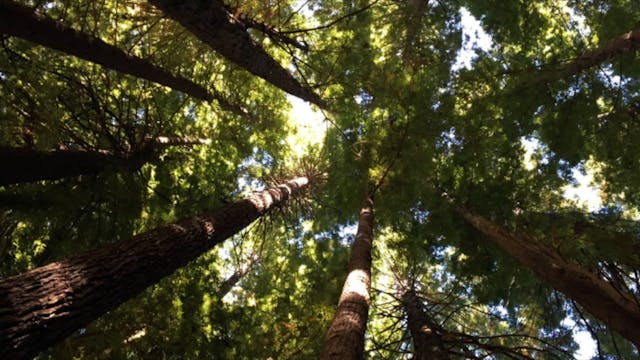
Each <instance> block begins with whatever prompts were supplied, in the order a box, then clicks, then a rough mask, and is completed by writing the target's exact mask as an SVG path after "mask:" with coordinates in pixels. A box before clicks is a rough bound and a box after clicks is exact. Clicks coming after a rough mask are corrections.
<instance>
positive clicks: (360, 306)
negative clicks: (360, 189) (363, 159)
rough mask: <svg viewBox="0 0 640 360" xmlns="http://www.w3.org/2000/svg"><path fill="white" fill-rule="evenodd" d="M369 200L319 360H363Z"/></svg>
mask: <svg viewBox="0 0 640 360" xmlns="http://www.w3.org/2000/svg"><path fill="white" fill-rule="evenodd" d="M372 241H373V199H372V197H367V198H366V199H365V201H364V204H363V206H362V210H360V218H359V222H358V232H357V233H356V240H355V242H354V243H353V247H352V248H351V256H350V258H349V267H348V270H347V271H348V275H347V279H346V280H345V282H344V287H343V288H342V294H341V295H340V300H339V301H338V308H337V309H336V313H335V315H334V317H333V321H332V322H331V326H330V327H329V331H328V332H327V337H326V339H325V343H324V350H323V351H322V356H321V359H323V360H326V359H341V360H342V359H349V360H350V359H353V360H355V359H363V358H364V333H365V330H366V329H367V318H368V316H369V297H370V295H369V293H370V286H371V245H372Z"/></svg>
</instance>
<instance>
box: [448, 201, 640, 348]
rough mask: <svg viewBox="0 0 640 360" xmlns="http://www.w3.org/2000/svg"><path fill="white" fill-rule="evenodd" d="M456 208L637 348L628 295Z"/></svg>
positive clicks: (637, 319)
mask: <svg viewBox="0 0 640 360" xmlns="http://www.w3.org/2000/svg"><path fill="white" fill-rule="evenodd" d="M455 211H456V212H457V213H458V214H459V215H460V216H461V217H462V218H464V219H465V220H466V221H467V222H468V223H469V224H470V225H471V226H473V227H474V228H476V229H477V230H478V231H480V232H481V233H483V234H484V235H486V236H487V237H489V238H490V239H491V240H493V241H494V242H495V243H496V244H498V246H500V247H501V248H502V249H503V250H505V251H506V252H507V253H508V254H509V255H511V256H512V257H513V258H515V259H516V260H517V261H519V262H520V263H521V264H523V265H524V266H526V267H528V268H529V269H531V270H532V271H533V272H534V273H535V274H536V275H537V276H538V277H540V278H542V279H543V280H545V281H546V282H548V283H549V284H550V285H551V286H552V287H553V288H555V289H556V290H558V291H560V292H562V293H564V294H565V295H566V296H568V297H569V298H571V299H573V300H575V301H576V302H577V303H578V304H579V305H581V306H582V307H584V308H585V309H586V310H587V311H589V312H590V313H591V314H592V315H593V316H595V317H596V318H598V319H599V320H601V321H602V322H603V323H605V324H606V325H607V326H608V327H609V328H610V329H611V330H613V331H616V332H618V333H619V334H620V335H622V336H623V337H625V338H627V339H628V340H629V341H631V342H632V343H634V344H635V345H636V347H638V348H640V327H638V324H640V304H638V302H637V300H636V299H635V298H634V297H633V296H631V294H628V293H624V292H621V291H618V290H617V289H616V288H614V287H613V286H612V285H611V284H609V283H607V282H606V281H604V280H602V279H600V278H599V277H598V276H597V275H596V274H594V273H593V272H590V271H588V270H587V269H584V268H582V267H580V266H578V265H576V264H574V263H571V262H569V261H567V260H566V259H564V258H563V257H562V256H560V255H559V254H558V253H557V252H555V251H553V250H552V249H550V248H549V247H547V246H546V245H544V244H541V243H540V242H539V241H537V240H536V239H534V238H532V237H531V236H529V235H527V234H514V233H512V232H510V231H509V230H508V229H506V228H505V227H503V226H500V225H498V224H496V223H494V222H492V221H491V220H489V219H487V218H485V217H483V216H481V215H478V214H476V213H473V212H472V211H470V210H469V209H467V208H466V207H464V206H460V205H457V206H455Z"/></svg>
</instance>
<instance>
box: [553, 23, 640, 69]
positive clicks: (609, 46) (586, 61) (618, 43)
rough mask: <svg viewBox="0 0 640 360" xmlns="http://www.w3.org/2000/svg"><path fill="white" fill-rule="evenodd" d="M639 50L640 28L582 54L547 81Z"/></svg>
mask: <svg viewBox="0 0 640 360" xmlns="http://www.w3.org/2000/svg"><path fill="white" fill-rule="evenodd" d="M638 49H640V28H636V29H633V30H631V31H629V32H627V33H624V34H622V35H620V36H618V37H616V38H614V39H612V40H609V41H607V42H605V43H604V44H602V45H601V46H600V47H598V48H597V49H594V50H590V51H587V52H585V53H583V54H581V55H580V56H578V58H576V59H575V60H573V61H571V62H569V63H567V64H566V65H564V66H563V67H562V68H561V69H560V70H559V71H558V72H557V73H555V74H552V75H549V78H547V79H545V80H547V81H552V80H556V79H560V78H563V77H567V76H572V75H576V74H578V73H580V72H582V71H584V70H587V69H589V68H592V67H594V66H598V65H600V64H602V63H604V62H605V61H608V60H611V59H613V58H615V57H616V56H620V55H624V54H628V53H632V52H634V51H636V50H638Z"/></svg>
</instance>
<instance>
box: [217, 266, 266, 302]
mask: <svg viewBox="0 0 640 360" xmlns="http://www.w3.org/2000/svg"><path fill="white" fill-rule="evenodd" d="M257 263H258V262H257V260H252V261H251V262H249V263H248V264H243V265H241V266H240V267H239V268H238V269H237V270H236V271H235V272H234V273H233V274H231V276H229V277H228V278H226V279H225V280H224V281H223V282H222V284H221V285H220V288H219V289H218V298H219V299H222V298H223V297H224V296H225V295H227V293H228V292H229V291H231V289H233V287H234V286H236V284H237V283H238V282H240V280H242V278H243V277H245V275H247V274H248V273H249V271H251V269H252V268H253V267H254V266H255V265H256V264H257Z"/></svg>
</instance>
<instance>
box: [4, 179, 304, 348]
mask: <svg viewBox="0 0 640 360" xmlns="http://www.w3.org/2000/svg"><path fill="white" fill-rule="evenodd" d="M308 184H309V179H308V178H306V177H298V178H295V179H293V180H290V181H289V182H287V183H285V184H282V185H279V186H277V187H274V188H271V189H268V190H266V191H262V192H259V193H255V194H253V195H251V196H249V197H247V198H246V199H244V200H241V201H239V202H235V203H231V204H228V205H226V206H224V207H222V208H219V209H217V210H214V211H212V212H209V213H205V214H201V215H200V216H196V217H192V218H188V219H184V220H181V221H178V222H176V223H174V224H171V225H168V226H163V227H159V228H156V229H154V230H150V231H147V232H145V233H142V234H139V235H136V236H135V237H133V239H131V240H128V241H124V242H118V243H114V244H111V245H108V246H104V247H101V248H98V249H94V250H90V251H87V252H85V253H83V254H80V255H78V256H75V257H72V258H69V259H66V260H62V261H60V262H55V263H52V264H49V265H46V266H43V267H40V268H36V269H33V270H31V271H28V272H26V273H23V274H20V275H17V276H13V277H10V278H6V279H3V280H0V358H3V359H17V358H20V359H22V358H28V357H33V356H34V355H36V354H38V353H39V352H41V351H43V350H45V349H46V348H47V347H49V346H51V345H53V344H55V343H56V342H58V341H60V340H62V339H64V338H65V337H66V336H68V335H70V334H71V333H73V332H74V331H75V330H76V329H78V328H81V327H83V326H86V325H87V324H88V323H89V322H91V321H93V320H95V319H96V318H98V317H99V316H101V315H102V314H104V313H106V312H107V311H109V310H111V309H114V308H116V307H117V306H118V305H120V304H121V303H123V302H124V301H126V300H128V299H130V298H132V297H134V296H136V295H138V294H139V293H141V292H142V291H143V290H144V289H145V288H147V287H149V286H150V285H153V284H155V283H157V282H158V281H159V280H160V279H162V278H163V277H165V276H167V275H169V274H171V273H173V272H174V271H175V270H176V269H178V268H180V267H182V266H185V265H186V264H188V263H189V262H190V261H192V260H194V259H196V258H197V257H198V256H200V255H201V254H203V253H204V252H206V251H207V250H209V249H211V248H212V247H213V246H215V245H216V244H218V243H220V242H222V241H224V240H225V239H227V238H229V237H230V236H232V235H234V234H236V233H237V232H238V231H240V230H241V229H243V228H244V227H246V226H247V225H249V224H250V223H251V222H253V221H254V220H255V219H257V218H258V217H260V216H261V215H263V214H264V213H265V212H267V211H268V210H269V209H271V208H273V207H275V206H278V205H280V204H282V203H283V202H284V201H286V200H287V199H289V198H290V197H292V196H296V195H297V194H298V193H300V192H301V191H302V190H303V189H304V188H305V187H306V186H307V185H308Z"/></svg>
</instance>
